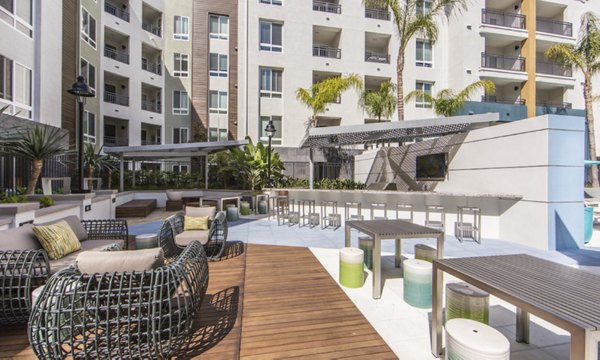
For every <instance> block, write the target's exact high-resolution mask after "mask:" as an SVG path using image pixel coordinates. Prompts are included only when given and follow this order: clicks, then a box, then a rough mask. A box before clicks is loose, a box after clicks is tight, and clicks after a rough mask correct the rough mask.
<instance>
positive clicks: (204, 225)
mask: <svg viewBox="0 0 600 360" xmlns="http://www.w3.org/2000/svg"><path fill="white" fill-rule="evenodd" d="M183 230H185V231H188V230H208V216H197V217H194V216H186V217H185V219H184V221H183Z"/></svg>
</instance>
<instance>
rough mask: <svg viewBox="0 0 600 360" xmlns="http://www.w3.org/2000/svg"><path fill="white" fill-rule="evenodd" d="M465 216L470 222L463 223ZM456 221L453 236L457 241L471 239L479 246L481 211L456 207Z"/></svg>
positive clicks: (475, 208)
mask: <svg viewBox="0 0 600 360" xmlns="http://www.w3.org/2000/svg"><path fill="white" fill-rule="evenodd" d="M465 215H466V216H467V217H470V218H471V220H472V222H467V221H465ZM456 216H457V221H456V222H455V223H454V235H455V236H456V238H457V239H458V241H460V242H463V240H464V239H471V240H473V241H475V242H476V243H478V244H481V210H480V209H479V208H477V207H466V206H458V207H457V210H456Z"/></svg>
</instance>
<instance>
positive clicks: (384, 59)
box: [365, 51, 390, 64]
mask: <svg viewBox="0 0 600 360" xmlns="http://www.w3.org/2000/svg"><path fill="white" fill-rule="evenodd" d="M365 61H368V62H376V63H382V64H389V63H390V54H378V53H374V52H371V51H366V52H365Z"/></svg>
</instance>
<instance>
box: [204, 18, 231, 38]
mask: <svg viewBox="0 0 600 360" xmlns="http://www.w3.org/2000/svg"><path fill="white" fill-rule="evenodd" d="M209 21H210V29H209V31H210V37H211V38H213V39H224V40H227V39H228V38H229V17H227V16H222V15H211V16H210V19H209Z"/></svg>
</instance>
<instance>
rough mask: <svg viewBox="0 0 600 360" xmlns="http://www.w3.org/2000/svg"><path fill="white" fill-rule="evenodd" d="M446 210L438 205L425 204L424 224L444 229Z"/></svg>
mask: <svg viewBox="0 0 600 360" xmlns="http://www.w3.org/2000/svg"><path fill="white" fill-rule="evenodd" d="M445 224H446V210H445V208H444V207H443V206H440V205H427V206H425V226H427V227H430V228H432V229H437V230H440V231H444V227H445V226H446V225H445Z"/></svg>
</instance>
